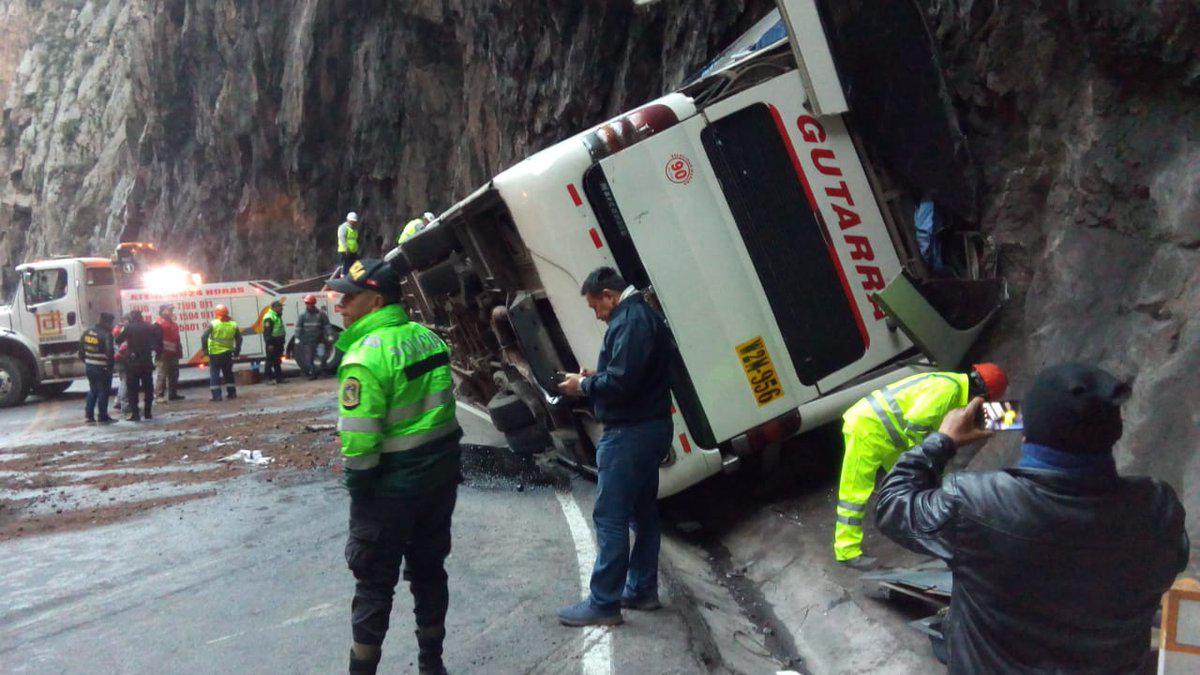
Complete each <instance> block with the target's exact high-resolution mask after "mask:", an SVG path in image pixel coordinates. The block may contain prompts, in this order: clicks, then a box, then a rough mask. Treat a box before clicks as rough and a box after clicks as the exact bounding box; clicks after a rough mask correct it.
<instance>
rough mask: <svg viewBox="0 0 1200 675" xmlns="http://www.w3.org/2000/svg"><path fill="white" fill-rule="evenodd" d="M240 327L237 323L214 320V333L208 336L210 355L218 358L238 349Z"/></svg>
mask: <svg viewBox="0 0 1200 675" xmlns="http://www.w3.org/2000/svg"><path fill="white" fill-rule="evenodd" d="M237 334H238V325H237V322H236V321H232V320H230V321H222V320H220V319H213V320H212V331H211V332H210V333H209V334H208V355H209V356H218V355H220V354H226V353H228V352H231V351H233V350H234V349H236V348H237Z"/></svg>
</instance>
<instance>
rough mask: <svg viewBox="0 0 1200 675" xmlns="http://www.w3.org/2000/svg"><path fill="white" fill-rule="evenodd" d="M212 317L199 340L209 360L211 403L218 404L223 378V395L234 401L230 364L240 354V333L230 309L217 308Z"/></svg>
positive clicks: (235, 396)
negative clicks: (214, 316)
mask: <svg viewBox="0 0 1200 675" xmlns="http://www.w3.org/2000/svg"><path fill="white" fill-rule="evenodd" d="M213 313H214V314H215V315H216V318H214V319H213V320H212V323H211V324H209V326H208V328H207V329H205V331H204V334H203V335H201V336H200V345H201V347H202V348H203V349H204V355H205V356H207V357H208V389H209V391H211V392H212V400H214V401H220V400H221V379H222V378H224V380H225V392H226V393H227V394H229V398H230V400H232V399H235V398H237V386H236V385H235V384H234V383H233V360H234V359H236V358H237V357H238V355H239V354H241V353H242V332H241V331H240V330H238V325H237V322H235V321H234V320H233V319H231V318H229V308H228V307H226V306H225V305H217V306H216V308H215V309H214V310H213Z"/></svg>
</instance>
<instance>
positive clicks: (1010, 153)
mask: <svg viewBox="0 0 1200 675" xmlns="http://www.w3.org/2000/svg"><path fill="white" fill-rule="evenodd" d="M927 4H928V6H929V15H930V17H931V24H932V27H933V28H934V30H935V33H936V35H937V37H938V41H939V43H940V45H941V47H942V50H943V55H944V57H945V64H946V66H947V70H948V76H949V78H948V79H949V84H950V87H951V89H952V90H953V92H954V94H955V97H956V100H957V102H958V103H959V104H960V106H961V109H962V113H963V120H964V123H965V126H966V130H967V134H968V136H969V137H970V138H971V142H972V148H973V150H974V151H975V153H976V156H977V157H978V158H980V163H981V165H982V169H983V176H984V183H985V188H984V194H985V203H984V208H983V222H982V227H983V229H984V230H985V231H987V232H989V233H990V234H992V235H993V236H994V237H995V238H996V239H997V241H998V242H999V243H1000V245H1001V246H1002V251H1003V255H1002V272H1003V273H1004V274H1005V276H1006V277H1007V278H1008V280H1009V282H1010V284H1011V287H1012V291H1013V295H1014V297H1013V300H1012V302H1010V303H1009V305H1008V307H1007V308H1006V309H1005V311H1004V312H1003V314H1002V315H1001V317H1000V320H999V321H998V322H997V324H996V327H995V329H994V330H993V331H992V334H991V336H990V340H989V341H988V342H987V343H986V344H984V345H981V352H983V353H984V354H985V355H986V356H987V357H989V358H992V359H995V360H997V361H1000V362H1002V363H1005V364H1007V365H1010V366H1011V367H1012V370H1013V371H1014V373H1013V374H1014V376H1015V377H1014V380H1015V381H1014V394H1015V395H1016V396H1019V395H1020V394H1021V392H1022V391H1023V390H1024V388H1025V387H1027V386H1028V384H1029V383H1030V381H1031V379H1032V376H1033V374H1034V373H1035V372H1036V371H1037V370H1038V369H1039V368H1040V367H1041V366H1043V365H1046V364H1051V363H1056V362H1060V361H1064V360H1081V361H1090V362H1095V363H1099V364H1100V365H1102V366H1104V367H1106V368H1108V369H1110V370H1111V371H1113V372H1114V373H1117V374H1119V375H1121V376H1123V377H1126V378H1130V379H1132V380H1133V382H1134V395H1133V398H1132V399H1131V401H1130V402H1129V404H1127V406H1126V408H1125V437H1124V439H1123V440H1122V442H1121V444H1120V445H1119V451H1118V464H1119V465H1120V467H1121V469H1122V470H1124V471H1129V472H1134V473H1148V474H1152V475H1154V476H1157V477H1160V478H1164V479H1166V480H1168V481H1170V482H1171V483H1172V484H1173V485H1174V486H1175V488H1176V489H1177V490H1178V491H1179V492H1180V496H1181V497H1182V498H1183V499H1184V502H1185V504H1187V505H1188V506H1189V511H1190V513H1189V530H1190V531H1191V532H1192V535H1193V538H1194V539H1195V537H1196V536H1197V535H1198V534H1200V452H1198V449H1200V379H1198V377H1197V374H1198V373H1200V6H1197V5H1196V4H1195V3H1190V2H1171V1H1154V0H1147V1H1144V2H1115V1H1113V2H1107V1H1106V2H1087V3H1067V2H1049V1H1039V0H1021V1H1018V2H1003V3H998V2H979V1H973V0H930V1H929V2H928V3H927ZM1016 452H1017V439H1015V438H1014V439H1005V442H1001V443H995V442H993V443H991V444H989V446H988V450H987V451H985V452H984V453H983V454H982V455H981V456H980V457H979V458H978V459H977V461H976V463H977V464H979V465H982V466H996V465H1000V464H1003V463H1007V462H1009V461H1011V460H1012V459H1013V458H1014V457H1015V455H1016Z"/></svg>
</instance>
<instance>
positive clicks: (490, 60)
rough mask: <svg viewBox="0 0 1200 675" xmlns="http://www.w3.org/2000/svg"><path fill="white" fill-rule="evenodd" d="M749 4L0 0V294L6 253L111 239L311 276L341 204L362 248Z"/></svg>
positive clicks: (731, 26) (100, 248)
mask: <svg viewBox="0 0 1200 675" xmlns="http://www.w3.org/2000/svg"><path fill="white" fill-rule="evenodd" d="M768 7H769V0H738V1H736V2H722V1H719V0H705V1H702V2H695V1H689V0H671V1H664V2H658V3H655V4H651V5H647V6H640V5H634V4H633V3H632V2H631V1H629V0H626V1H625V2H600V1H599V0H596V1H591V0H587V1H582V2H581V1H578V0H576V1H572V2H565V1H552V2H548V3H540V2H539V3H533V2H522V1H520V0H486V1H479V0H416V1H408V2H403V3H400V2H387V1H386V0H55V1H54V2H43V1H42V0H0V35H2V36H4V37H5V38H6V39H5V41H4V42H3V43H0V44H2V45H3V46H0V93H2V92H5V91H7V97H6V98H4V99H2V100H3V109H2V113H0V169H3V171H0V267H2V268H3V269H4V270H5V274H6V276H5V281H6V289H5V290H6V291H7V290H8V288H10V287H11V284H12V281H13V278H12V274H11V267H12V265H14V264H17V263H19V262H21V261H23V260H27V259H30V258H33V257H36V256H42V255H46V254H52V253H78V252H84V251H87V252H95V253H104V254H107V253H110V252H111V250H112V247H113V245H114V244H115V243H117V242H118V241H131V240H148V241H154V242H157V243H158V244H159V245H160V247H162V248H164V249H165V250H166V251H167V252H169V253H170V254H171V255H172V256H173V257H175V258H178V259H181V260H183V261H186V262H187V263H189V264H191V265H192V266H194V267H195V268H198V269H203V270H206V271H207V272H208V276H209V277H210V278H213V279H215V278H218V277H224V278H232V277H238V276H244V275H252V276H257V277H277V278H288V277H292V276H305V275H312V274H316V273H321V272H323V271H325V270H326V268H327V267H329V266H330V264H331V260H332V257H333V256H332V253H331V252H332V250H333V247H334V243H335V242H334V239H335V229H336V225H337V224H338V223H340V222H341V220H342V217H343V216H344V215H345V213H346V212H347V211H350V210H355V211H358V212H359V213H360V215H361V216H362V217H363V219H364V221H365V223H366V225H367V229H366V232H365V234H366V236H367V237H368V241H369V242H370V246H369V247H368V250H371V249H373V251H374V252H377V251H378V250H379V246H380V244H379V243H376V238H377V237H378V238H381V240H382V241H394V240H395V236H396V234H397V233H398V231H399V228H400V227H402V226H403V223H404V222H405V221H406V220H408V218H410V217H412V216H413V215H414V214H419V213H421V212H423V211H425V210H433V211H437V210H440V209H442V208H445V207H447V206H449V205H450V204H451V203H453V202H454V201H455V200H456V199H457V198H460V197H462V196H464V195H465V194H467V192H468V191H469V190H471V189H473V188H475V187H477V186H478V185H480V184H482V183H483V181H485V180H486V179H487V178H488V177H489V176H491V175H492V174H494V173H496V172H497V171H498V170H500V169H502V168H504V167H505V166H507V165H508V164H511V163H513V162H514V161H516V160H517V159H520V158H521V157H523V156H525V155H527V154H529V153H530V152H532V151H534V150H537V149H540V148H541V147H544V146H546V145H548V144H550V143H552V142H554V141H557V140H559V139H560V138H563V137H565V136H567V135H570V134H572V133H575V132H577V131H578V130H579V129H580V128H581V127H584V126H586V125H589V124H591V123H594V122H596V121H600V120H602V119H605V118H607V117H609V116H612V115H614V114H616V113H618V112H621V111H623V110H625V109H628V108H630V107H632V106H634V105H636V104H638V103H641V102H643V101H645V100H647V99H651V98H654V97H656V96H658V95H660V94H662V93H664V92H665V91H668V90H670V89H671V88H672V87H673V86H674V85H675V84H678V83H679V81H681V80H682V78H683V77H684V76H685V75H686V74H688V73H689V72H690V71H691V70H693V69H694V68H695V67H697V66H698V65H699V64H702V63H703V62H704V61H705V60H707V58H708V57H709V56H710V55H711V54H714V53H715V52H716V51H718V50H719V49H720V48H721V47H723V46H724V45H725V44H726V43H728V42H729V41H731V40H732V39H733V38H734V37H736V36H737V35H738V34H740V33H741V32H742V31H743V30H745V29H746V28H747V27H748V26H749V25H750V23H751V22H752V21H754V20H755V19H757V18H759V17H761V16H762V15H763V14H765V13H766V11H767V8H768ZM12 36H16V38H19V39H12V40H9V39H8V38H10V37H12ZM23 40H28V42H27V43H25V42H23Z"/></svg>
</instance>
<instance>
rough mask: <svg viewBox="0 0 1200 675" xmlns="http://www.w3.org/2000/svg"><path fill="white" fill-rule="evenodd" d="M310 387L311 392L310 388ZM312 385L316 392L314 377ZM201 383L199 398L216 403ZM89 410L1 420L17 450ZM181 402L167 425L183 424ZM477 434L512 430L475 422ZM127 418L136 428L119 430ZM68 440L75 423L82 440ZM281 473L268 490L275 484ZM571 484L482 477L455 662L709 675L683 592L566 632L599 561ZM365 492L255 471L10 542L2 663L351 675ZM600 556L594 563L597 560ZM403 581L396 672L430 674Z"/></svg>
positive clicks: (472, 503)
mask: <svg viewBox="0 0 1200 675" xmlns="http://www.w3.org/2000/svg"><path fill="white" fill-rule="evenodd" d="M297 386H301V385H297ZM304 386H308V385H304ZM203 392H204V390H203V389H191V390H190V391H189V392H188V393H189V396H195V395H199V394H200V393H203ZM81 404H82V401H81V399H80V397H79V395H78V394H71V393H69V394H68V395H67V396H66V397H65V398H64V399H62V400H58V401H49V402H36V401H35V402H31V403H30V404H27V405H26V406H24V407H21V408H16V409H9V410H2V411H0V428H4V429H6V432H7V431H8V430H11V432H10V433H6V436H8V438H6V439H5V443H4V444H5V445H8V444H10V443H15V442H17V441H19V442H20V443H22V444H29V443H31V442H37V441H38V440H41V437H43V436H45V435H46V434H54V439H55V440H56V441H61V440H62V439H63V438H70V433H67V432H66V431H64V430H63V429H61V428H60V429H58V430H57V431H56V430H54V428H55V427H61V425H62V424H63V423H64V422H66V421H70V420H74V419H76V417H77V416H79V407H80V406H81ZM171 414H172V413H171V412H170V409H169V408H165V409H160V411H159V412H158V413H157V414H156V418H161V417H166V418H167V419H169V418H170V415H171ZM460 421H461V422H462V423H463V425H464V427H465V428H466V429H467V431H468V439H467V440H468V441H472V442H475V443H487V442H495V441H497V440H498V437H497V435H496V432H495V431H494V430H492V429H491V428H490V425H488V424H487V423H486V422H484V421H483V420H481V419H479V418H478V417H477V416H475V415H472V414H471V413H470V412H468V411H465V410H464V411H463V412H461V413H460ZM118 426H120V425H118ZM67 431H69V429H68V430H67ZM268 475H270V476H271V480H267V476H268ZM577 487H579V488H581V489H578V490H574V491H572V492H562V491H556V490H555V489H553V488H551V487H548V486H520V488H521V489H519V484H518V482H517V481H516V480H515V479H513V478H510V477H508V476H505V475H501V474H495V473H489V471H488V470H486V469H473V470H471V471H469V472H468V476H467V482H466V484H464V485H463V486H462V488H461V489H460V493H459V502H458V507H457V510H456V512H455V525H454V552H453V553H452V554H451V556H450V558H449V560H448V563H447V567H448V570H449V573H450V578H451V609H450V615H449V617H448V620H447V627H448V630H449V637H448V638H447V644H446V659H447V666H448V667H449V669H450V670H451V671H452V672H473V673H513V672H532V673H544V672H552V673H560V672H561V673H576V672H584V673H589V674H591V673H596V674H604V673H610V672H611V673H632V672H636V673H694V672H698V671H703V670H707V668H706V666H705V665H704V664H703V663H701V661H700V660H699V659H698V657H697V655H696V654H695V653H694V652H695V651H696V649H695V648H694V644H695V641H696V636H694V635H692V634H691V633H690V632H689V628H688V622H687V621H685V616H686V612H685V611H684V610H685V609H686V608H685V607H683V606H682V604H683V602H684V601H683V600H682V599H681V598H678V599H677V598H676V597H674V596H675V594H673V593H671V592H670V589H669V588H668V589H667V590H666V592H665V595H666V600H667V605H668V606H667V607H666V608H664V609H663V610H661V611H659V612H655V613H653V614H646V613H635V612H627V613H626V624H625V625H624V626H621V627H618V628H615V629H602V630H596V629H593V630H591V631H580V630H578V629H572V628H567V627H563V626H560V625H559V624H558V623H557V621H556V620H555V619H554V610H555V609H556V608H557V607H559V606H560V605H563V604H566V603H567V602H572V601H574V600H575V599H577V598H579V597H580V595H581V581H582V579H584V578H586V573H587V570H586V565H588V564H590V555H591V553H590V551H591V549H590V547H591V546H592V544H591V533H590V531H589V530H588V529H587V528H588V527H590V517H589V516H590V513H591V502H590V494H591V492H592V490H591V489H590V488H591V486H590V485H586V484H583V485H580V486H577ZM347 505H348V498H347V496H346V494H345V493H344V491H343V490H342V489H341V488H340V487H339V486H338V483H337V478H336V476H335V475H333V474H332V473H331V472H328V471H325V470H317V471H307V472H304V471H292V472H282V473H281V472H274V473H273V474H268V473H266V472H250V473H247V474H245V475H242V476H241V477H238V478H234V479H230V480H225V481H222V482H220V483H219V485H218V487H217V490H216V494H215V496H212V497H208V498H204V499H198V500H195V501H189V502H185V503H182V504H177V505H174V506H170V507H166V508H160V509H154V510H151V511H149V512H146V513H143V514H140V515H137V516H135V517H133V518H131V519H128V520H123V521H120V522H117V523H113V524H108V525H102V526H99V527H92V528H88V529H82V530H76V531H70V532H63V533H52V534H42V535H37V536H28V537H24V538H18V539H12V540H8V541H3V542H0V560H4V565H3V567H2V568H0V597H3V598H4V599H5V601H4V603H3V606H2V607H0V664H3V666H2V668H0V670H3V671H5V672H12V673H214V672H239V673H330V672H338V671H344V668H345V665H346V659H347V651H348V647H349V643H350V629H349V620H348V616H349V604H350V597H351V594H352V589H353V580H352V578H351V576H350V573H349V572H348V571H347V570H346V568H345V563H344V560H343V557H342V550H343V546H344V542H345V533H346V514H347ZM582 561H586V563H584V564H583V566H582V567H583V569H582V570H581V562H582ZM410 617H411V599H410V597H409V595H408V593H407V589H405V588H404V587H401V588H400V589H399V592H398V594H397V602H396V606H395V609H394V611H393V615H392V625H393V628H392V631H391V634H390V635H389V637H388V641H387V642H386V643H385V645H384V662H383V666H382V667H381V672H414V671H415V661H414V659H415V644H414V640H413V638H412V628H413V626H412V623H411V618H410Z"/></svg>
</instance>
